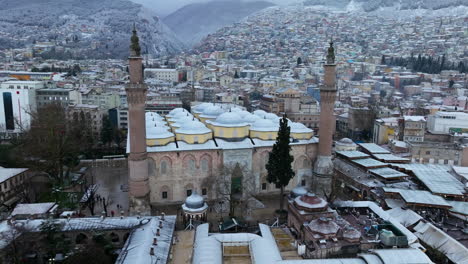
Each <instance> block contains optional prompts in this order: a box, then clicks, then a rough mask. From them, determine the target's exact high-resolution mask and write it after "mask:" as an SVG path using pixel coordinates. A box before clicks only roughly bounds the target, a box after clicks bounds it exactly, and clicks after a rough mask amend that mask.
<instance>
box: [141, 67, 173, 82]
mask: <svg viewBox="0 0 468 264" xmlns="http://www.w3.org/2000/svg"><path fill="white" fill-rule="evenodd" d="M145 78H154V79H158V80H163V81H169V82H178V81H179V72H178V71H177V70H176V69H154V68H150V69H145Z"/></svg>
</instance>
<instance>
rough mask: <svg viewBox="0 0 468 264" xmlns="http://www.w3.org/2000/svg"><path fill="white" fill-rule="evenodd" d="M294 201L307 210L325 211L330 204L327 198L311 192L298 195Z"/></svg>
mask: <svg viewBox="0 0 468 264" xmlns="http://www.w3.org/2000/svg"><path fill="white" fill-rule="evenodd" d="M294 203H295V204H296V206H297V207H298V208H300V209H301V210H305V211H323V210H325V209H326V208H327V206H328V203H327V202H326V201H325V200H323V199H322V198H320V197H318V196H317V195H315V194H314V193H310V192H308V193H306V194H304V195H302V196H299V197H296V198H295V199H294Z"/></svg>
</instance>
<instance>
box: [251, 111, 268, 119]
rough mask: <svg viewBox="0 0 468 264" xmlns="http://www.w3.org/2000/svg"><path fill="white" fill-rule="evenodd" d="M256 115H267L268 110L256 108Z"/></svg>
mask: <svg viewBox="0 0 468 264" xmlns="http://www.w3.org/2000/svg"><path fill="white" fill-rule="evenodd" d="M253 114H254V115H258V116H259V117H261V118H263V117H265V115H266V114H267V112H265V111H263V110H255V111H254V112H253Z"/></svg>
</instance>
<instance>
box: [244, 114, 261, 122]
mask: <svg viewBox="0 0 468 264" xmlns="http://www.w3.org/2000/svg"><path fill="white" fill-rule="evenodd" d="M243 118H244V122H247V123H250V124H253V123H255V121H257V120H259V119H261V117H259V116H258V115H254V114H250V113H249V114H248V115H244V117H243Z"/></svg>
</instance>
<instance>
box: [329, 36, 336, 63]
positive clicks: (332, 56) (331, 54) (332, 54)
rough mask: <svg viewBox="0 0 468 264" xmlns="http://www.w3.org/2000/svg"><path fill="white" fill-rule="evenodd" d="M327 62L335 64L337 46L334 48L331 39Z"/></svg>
mask: <svg viewBox="0 0 468 264" xmlns="http://www.w3.org/2000/svg"><path fill="white" fill-rule="evenodd" d="M327 64H335V48H333V40H330V47H328V54H327Z"/></svg>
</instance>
